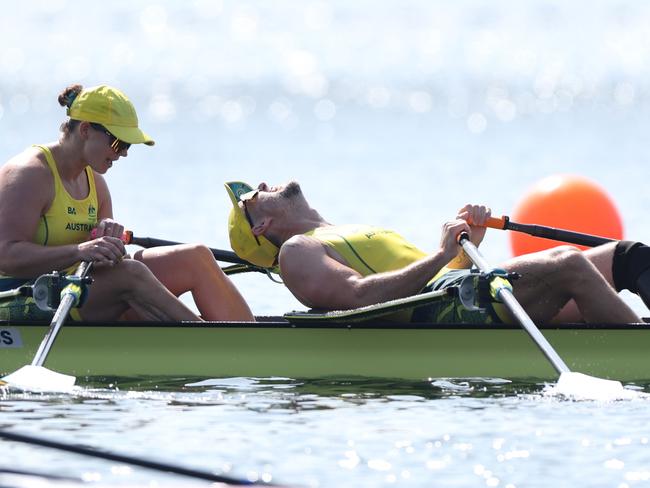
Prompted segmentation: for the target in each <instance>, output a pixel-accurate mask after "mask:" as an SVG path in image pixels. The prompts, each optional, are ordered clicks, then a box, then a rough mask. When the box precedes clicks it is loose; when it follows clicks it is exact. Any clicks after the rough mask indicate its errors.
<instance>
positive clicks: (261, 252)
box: [224, 181, 280, 268]
mask: <svg viewBox="0 0 650 488" xmlns="http://www.w3.org/2000/svg"><path fill="white" fill-rule="evenodd" d="M224 186H225V187H226V191H227V192H228V196H229V197H230V201H231V202H232V205H233V208H232V210H231V211H230V216H229V217H228V236H229V237H230V247H232V250H233V251H235V253H236V254H237V256H239V257H240V258H242V259H245V260H246V261H248V262H249V263H252V264H256V265H257V266H261V267H263V268H271V267H273V266H275V262H276V259H277V256H278V253H279V252H280V250H279V249H278V247H277V246H276V245H275V244H273V243H272V242H271V241H269V240H268V239H267V238H266V237H264V236H257V239H255V236H254V235H253V231H252V229H251V226H250V225H249V223H248V220H246V215H245V214H244V211H243V210H242V208H241V207H240V206H239V202H240V201H241V200H242V196H244V195H246V194H247V193H251V192H253V191H254V190H253V188H252V187H251V186H250V185H248V184H246V183H243V182H241V181H230V182H228V183H225V184H224ZM258 241H259V244H258Z"/></svg>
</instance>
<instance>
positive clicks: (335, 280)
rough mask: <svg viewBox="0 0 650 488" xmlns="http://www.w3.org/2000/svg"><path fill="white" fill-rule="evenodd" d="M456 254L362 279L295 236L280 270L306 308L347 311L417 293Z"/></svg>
mask: <svg viewBox="0 0 650 488" xmlns="http://www.w3.org/2000/svg"><path fill="white" fill-rule="evenodd" d="M458 225H460V224H458ZM455 252H456V248H455V247H452V246H446V247H442V248H441V249H440V250H439V251H437V252H436V253H434V254H432V255H430V256H427V257H425V258H423V259H421V260H419V261H416V262H414V263H412V264H410V265H408V266H406V267H404V268H402V269H399V270H396V271H390V272H385V273H377V274H373V275H368V276H365V277H364V276H362V275H361V274H359V273H358V272H357V271H355V270H354V269H352V268H350V267H349V266H346V265H345V264H343V263H341V262H339V261H338V260H337V259H334V257H332V256H331V255H329V254H328V249H327V248H326V247H325V246H324V245H323V244H322V243H321V242H319V241H317V240H316V239H313V238H310V237H305V236H295V237H293V238H292V239H290V240H289V241H287V242H286V243H285V244H284V245H283V246H282V248H281V250H280V269H281V273H282V279H283V281H284V283H285V285H286V286H287V287H288V288H289V289H290V290H291V292H292V293H293V294H294V295H295V297H296V298H297V299H298V300H300V301H301V302H302V303H303V304H305V305H306V306H308V307H313V308H324V309H348V308H355V307H362V306H364V305H371V304H374V303H379V302H383V301H386V300H392V299H395V298H401V297H405V296H409V295H414V294H416V293H418V292H420V290H422V288H423V287H424V286H425V285H426V284H427V282H428V281H429V280H430V279H431V278H433V276H435V274H436V273H437V272H438V271H440V269H441V268H442V267H443V266H444V265H445V264H447V263H448V262H449V259H450V257H451V256H453V255H454V253H455Z"/></svg>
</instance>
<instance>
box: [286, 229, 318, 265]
mask: <svg viewBox="0 0 650 488" xmlns="http://www.w3.org/2000/svg"><path fill="white" fill-rule="evenodd" d="M319 252H320V253H324V252H325V250H324V248H323V245H322V243H321V242H320V241H318V240H317V239H314V238H313V237H309V236H306V235H302V234H300V235H296V236H293V237H291V238H289V239H288V240H287V241H285V242H284V244H282V247H281V248H280V259H282V257H283V256H284V257H291V256H306V255H309V254H314V253H319Z"/></svg>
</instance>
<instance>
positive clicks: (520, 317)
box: [458, 232, 631, 399]
mask: <svg viewBox="0 0 650 488" xmlns="http://www.w3.org/2000/svg"><path fill="white" fill-rule="evenodd" d="M458 243H459V244H460V245H461V246H462V248H463V250H464V251H465V253H466V254H467V255H468V256H469V258H470V259H471V260H472V262H473V263H474V265H475V266H476V267H477V268H478V269H479V270H481V271H482V272H484V273H490V272H492V271H493V270H494V268H492V267H491V266H490V265H489V264H488V262H487V261H486V260H485V258H484V257H483V255H482V254H481V253H480V251H479V250H478V248H477V247H476V246H475V245H474V244H473V243H472V241H470V240H469V235H468V234H467V233H466V232H463V233H461V234H460V236H459V237H458ZM490 286H491V289H492V290H494V292H495V298H496V299H497V300H499V301H501V302H503V304H504V305H505V306H506V307H507V308H508V310H509V311H510V313H511V314H512V315H513V317H514V318H515V320H516V321H517V322H518V323H519V325H521V326H522V327H523V328H524V330H525V331H526V332H527V333H528V335H529V336H530V337H531V339H532V340H533V341H534V342H535V344H536V345H537V347H539V349H540V350H541V351H542V353H544V355H545V356H546V358H547V359H548V360H549V361H550V363H551V364H552V365H553V368H555V371H557V372H558V374H559V375H560V378H559V380H558V383H557V389H558V391H559V392H560V393H562V394H565V395H567V396H574V397H578V398H583V399H602V398H607V399H620V398H630V395H631V392H629V391H627V390H625V389H624V388H623V385H622V384H621V383H620V382H619V381H613V380H606V379H602V378H596V377H593V376H588V375H585V374H582V373H575V372H571V370H570V369H569V367H568V366H567V365H566V363H565V362H564V361H563V360H562V358H561V357H560V356H559V355H558V353H557V352H555V349H553V346H551V344H550V343H549V342H548V341H547V340H546V338H545V337H544V336H543V335H542V333H541V332H540V331H539V329H538V328H537V326H536V325H535V323H534V322H533V320H532V319H531V318H530V317H529V315H528V314H527V313H526V311H525V310H524V308H523V307H522V306H521V305H520V304H519V302H518V301H517V299H516V298H515V296H514V294H513V293H512V289H511V288H510V286H509V283H508V282H507V281H506V280H504V279H502V278H498V277H497V278H496V279H494V280H493V281H492V283H491V284H490Z"/></svg>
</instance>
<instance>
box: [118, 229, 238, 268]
mask: <svg viewBox="0 0 650 488" xmlns="http://www.w3.org/2000/svg"><path fill="white" fill-rule="evenodd" d="M127 236H128V239H127V241H126V243H127V244H135V245H136V246H141V247H144V248H150V247H160V246H176V245H179V244H182V243H181V242H176V241H167V240H165V239H154V238H153V237H136V236H134V235H133V234H131V233H128V234H127ZM210 251H212V254H213V255H214V258H215V259H216V260H217V261H223V262H226V263H235V264H250V263H249V262H248V261H246V260H244V259H242V258H240V257H239V256H237V254H235V253H234V252H232V251H224V250H221V249H214V248H210Z"/></svg>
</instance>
